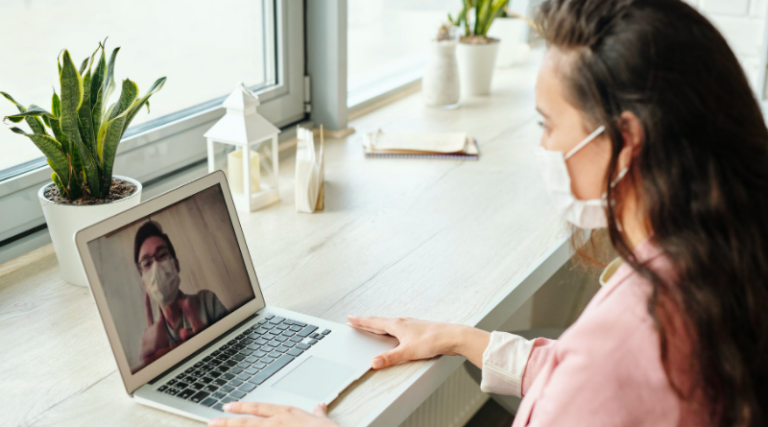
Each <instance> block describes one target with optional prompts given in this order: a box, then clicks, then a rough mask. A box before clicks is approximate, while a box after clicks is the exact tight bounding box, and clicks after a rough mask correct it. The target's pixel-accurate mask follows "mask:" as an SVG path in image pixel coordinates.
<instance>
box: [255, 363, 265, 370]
mask: <svg viewBox="0 0 768 427" xmlns="http://www.w3.org/2000/svg"><path fill="white" fill-rule="evenodd" d="M253 367H254V368H256V369H264V368H266V367H267V364H266V363H263V362H256V363H254V364H253Z"/></svg>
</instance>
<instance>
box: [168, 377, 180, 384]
mask: <svg viewBox="0 0 768 427" xmlns="http://www.w3.org/2000/svg"><path fill="white" fill-rule="evenodd" d="M177 382H178V380H177V379H175V378H174V379H172V380H170V381H168V383H167V384H168V385H174V384H176V383H177Z"/></svg>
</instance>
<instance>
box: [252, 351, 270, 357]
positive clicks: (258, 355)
mask: <svg viewBox="0 0 768 427" xmlns="http://www.w3.org/2000/svg"><path fill="white" fill-rule="evenodd" d="M266 355H267V352H266V351H257V352H255V353H253V356H254V357H259V358H261V357H264V356H266Z"/></svg>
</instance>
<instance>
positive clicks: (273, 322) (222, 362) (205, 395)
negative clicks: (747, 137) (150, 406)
mask: <svg viewBox="0 0 768 427" xmlns="http://www.w3.org/2000/svg"><path fill="white" fill-rule="evenodd" d="M330 333H331V330H330V329H326V330H324V331H322V332H319V331H318V330H317V326H314V325H308V324H306V323H302V322H297V321H295V320H291V319H285V318H282V317H279V316H274V315H268V316H266V318H265V319H264V320H261V321H259V322H258V323H257V324H256V325H254V326H252V327H250V328H248V329H246V330H245V331H243V333H241V334H240V335H238V336H236V337H235V338H233V339H232V340H230V341H229V342H227V343H226V344H224V345H223V346H221V347H220V348H219V349H217V350H216V351H214V352H213V353H211V354H210V355H208V356H206V357H205V358H203V360H202V361H200V362H197V363H195V365H194V366H193V367H191V368H189V369H187V370H185V371H184V372H182V373H181V374H179V375H177V376H176V377H175V378H173V379H171V380H168V381H167V382H166V383H165V384H163V385H162V386H160V387H159V388H158V389H157V391H160V392H163V393H166V394H169V395H171V396H176V397H178V398H180V399H185V400H188V401H190V402H194V403H197V404H200V405H203V406H208V407H211V408H213V409H216V410H218V411H223V409H222V407H223V406H224V404H225V403H229V402H233V401H236V400H240V399H242V398H243V397H245V395H246V394H248V393H250V392H252V391H253V390H255V389H256V388H257V387H259V386H260V385H261V384H263V383H264V381H266V380H268V379H269V378H270V377H271V376H272V375H274V374H275V373H276V372H277V371H279V370H280V369H282V368H284V367H285V366H286V365H288V364H289V363H291V362H292V361H293V360H294V359H296V358H297V357H299V356H300V355H301V354H302V353H303V352H304V351H306V350H308V349H309V348H310V347H311V346H313V345H315V344H317V343H318V342H319V340H321V339H323V338H324V337H325V336H326V335H328V334H330Z"/></svg>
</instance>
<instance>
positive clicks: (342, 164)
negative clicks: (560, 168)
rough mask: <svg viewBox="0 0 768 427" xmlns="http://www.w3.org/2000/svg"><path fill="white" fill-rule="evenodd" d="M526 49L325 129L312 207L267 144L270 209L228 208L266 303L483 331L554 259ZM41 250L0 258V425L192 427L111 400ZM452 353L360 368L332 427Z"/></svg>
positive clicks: (374, 408) (432, 374)
mask: <svg viewBox="0 0 768 427" xmlns="http://www.w3.org/2000/svg"><path fill="white" fill-rule="evenodd" d="M537 62H538V61H536V60H533V61H531V63H530V64H526V65H522V66H518V67H515V68H512V69H507V70H500V71H498V72H497V73H496V77H495V82H494V90H493V94H492V95H491V96H489V97H484V98H477V99H472V100H468V101H466V102H464V103H462V106H461V108H459V109H457V110H452V111H441V110H434V109H427V108H425V107H424V106H423V105H422V100H421V96H420V94H418V93H415V94H412V95H409V96H406V97H404V98H402V99H399V100H397V101H395V102H394V103H391V104H389V105H386V106H384V107H381V108H378V109H376V110H374V111H372V112H370V113H368V114H365V115H363V116H361V117H358V118H356V119H355V120H353V121H352V123H351V126H354V127H355V128H356V130H357V132H356V133H355V134H353V135H351V136H349V137H347V138H345V139H342V140H326V142H325V150H326V154H325V155H326V165H325V180H326V181H325V211H323V212H321V213H316V214H299V213H296V212H295V211H294V206H293V200H294V198H293V193H292V192H293V182H292V177H293V175H294V171H293V164H294V163H295V160H294V158H293V156H292V155H290V153H291V152H292V150H289V151H286V152H284V153H282V154H281V157H282V161H281V163H282V164H281V165H280V169H281V174H282V176H281V180H280V182H281V189H280V190H281V198H282V201H281V202H280V203H279V204H276V205H272V206H270V207H268V208H265V209H263V210H260V211H257V212H254V213H251V214H242V213H241V214H240V219H241V222H242V225H243V229H244V231H245V234H246V237H247V239H248V245H249V248H250V250H251V254H252V256H253V262H254V264H255V267H256V272H257V274H258V276H259V280H260V282H261V285H262V289H263V292H264V296H265V298H266V301H267V303H268V304H269V305H275V306H279V307H285V308H288V309H291V310H295V311H298V312H303V313H307V314H309V315H313V316H318V317H322V318H325V319H329V320H333V321H337V322H345V321H346V316H347V315H349V314H355V315H377V316H410V317H419V318H425V319H431V320H437V321H447V322H456V323H464V324H470V325H475V326H479V327H482V328H484V329H488V330H492V329H494V328H498V327H499V326H500V325H501V324H502V323H503V322H504V321H505V320H506V319H507V318H508V317H509V316H510V315H511V314H512V313H513V312H514V311H515V310H516V309H517V308H518V307H520V306H521V305H522V304H523V303H524V302H525V301H526V300H527V299H528V298H529V297H530V296H531V295H532V294H533V293H534V292H535V291H536V290H537V289H538V288H539V287H540V286H541V285H542V284H543V283H544V282H545V281H546V279H547V278H549V277H550V276H551V275H552V273H554V272H555V271H556V270H557V269H558V268H559V267H560V266H561V265H562V264H563V263H564V262H565V261H566V260H567V259H568V257H569V250H568V244H567V236H566V233H565V231H564V230H565V228H564V227H563V224H562V221H561V219H560V217H559V215H558V213H557V212H555V211H554V209H552V207H551V205H550V204H549V201H548V199H547V194H546V193H545V190H544V185H543V183H542V181H541V178H540V176H539V171H538V168H537V166H536V164H535V162H534V157H533V148H534V147H535V146H536V145H537V144H538V138H539V136H540V130H539V129H538V126H537V125H536V114H535V110H534V98H533V86H534V82H535V75H536V69H537ZM379 128H381V129H384V130H391V131H444V132H448V131H457V132H458V131H460V132H468V133H469V134H471V135H472V136H473V137H475V138H476V139H477V140H478V142H479V144H480V159H479V161H467V162H459V161H441V160H409V159H402V160H400V159H366V158H365V157H364V155H363V149H362V147H361V140H360V138H361V135H362V134H363V133H365V132H374V131H376V130H378V129H379ZM57 269H58V266H57V262H56V257H55V255H54V253H53V249H52V248H51V246H50V245H47V246H45V247H43V248H40V249H38V250H36V251H34V252H32V253H30V254H28V255H25V256H22V257H20V258H18V259H16V260H13V261H10V262H8V263H6V264H4V265H0V414H2V415H0V417H2V418H1V419H2V421H0V424H2V425H7V426H17V425H24V426H56V427H64V426H86V425H88V426H114V427H119V426H126V427H128V426H130V427H134V426H200V425H201V424H200V423H198V422H195V421H191V420H188V419H185V418H182V417H178V416H175V415H171V414H168V413H164V412H161V411H158V410H155V409H150V408H147V407H144V406H141V405H139V404H137V403H135V402H134V401H133V400H131V399H130V398H129V396H128V395H126V393H125V390H124V388H123V384H122V382H121V380H120V376H119V374H118V372H117V370H116V365H115V361H114V359H113V356H112V353H111V351H110V348H109V345H108V343H107V339H106V336H105V333H104V330H103V328H102V325H101V322H100V319H99V316H98V313H97V311H96V307H95V306H94V303H93V301H92V298H91V296H90V294H89V290H88V289H86V288H80V287H76V286H72V285H69V284H67V283H64V282H62V281H61V279H60V278H59V277H58V274H57ZM462 361H463V360H462V359H461V358H459V357H443V358H440V359H436V360H431V361H423V362H417V363H409V364H406V365H401V366H398V367H394V368H390V369H386V370H384V371H381V372H369V373H368V374H366V375H365V376H364V377H363V378H362V379H361V380H360V381H358V382H356V383H355V384H354V385H353V386H351V387H350V388H349V389H348V390H347V391H346V392H345V393H344V394H343V395H342V396H341V397H339V399H337V400H336V401H335V402H334V404H333V405H332V406H331V411H330V416H331V417H332V418H333V419H335V420H337V421H338V422H339V424H341V425H342V426H345V427H352V426H396V425H398V424H399V423H401V422H402V421H403V420H405V419H406V417H407V416H408V415H409V414H410V413H411V411H413V410H414V409H415V408H417V407H418V406H419V404H420V403H421V402H423V401H424V400H425V399H426V398H427V397H428V396H429V395H430V393H431V392H432V391H434V390H435V389H436V388H437V387H438V386H439V385H440V383H441V382H442V381H444V380H445V379H446V378H447V377H448V376H449V375H450V374H451V373H452V372H453V371H455V370H456V369H457V368H458V367H459V366H460V364H461V362H462Z"/></svg>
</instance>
